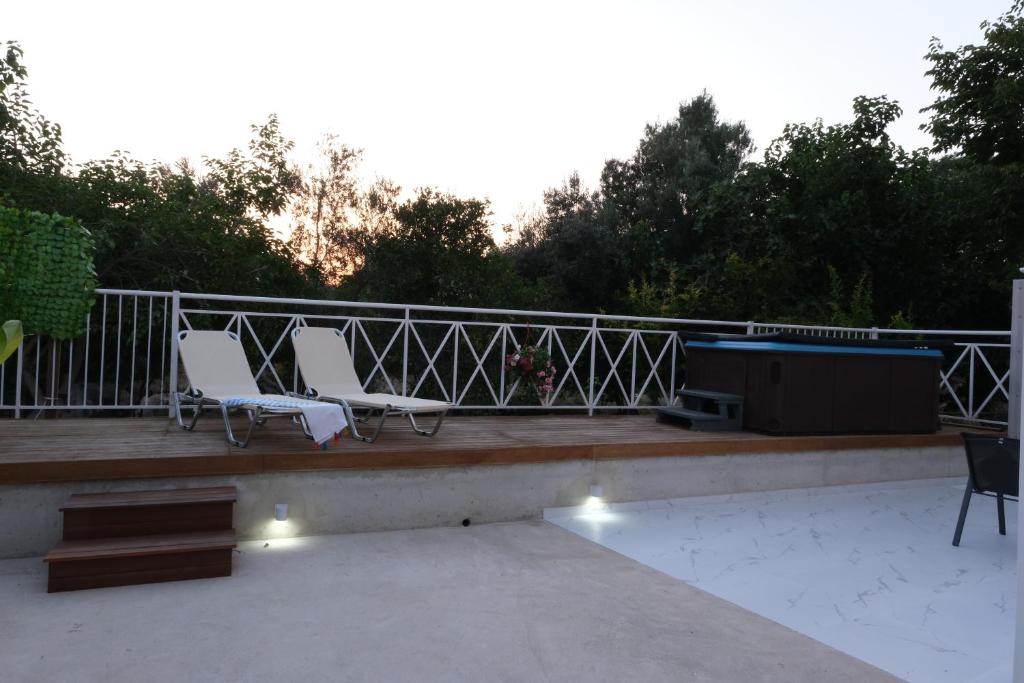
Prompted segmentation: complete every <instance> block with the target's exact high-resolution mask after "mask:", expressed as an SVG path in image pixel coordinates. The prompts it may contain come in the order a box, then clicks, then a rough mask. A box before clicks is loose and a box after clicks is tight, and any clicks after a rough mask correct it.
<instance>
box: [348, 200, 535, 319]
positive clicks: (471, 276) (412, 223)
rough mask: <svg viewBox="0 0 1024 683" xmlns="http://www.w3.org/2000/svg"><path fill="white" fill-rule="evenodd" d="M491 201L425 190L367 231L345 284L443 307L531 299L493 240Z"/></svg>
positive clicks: (370, 294) (375, 295) (378, 297)
mask: <svg viewBox="0 0 1024 683" xmlns="http://www.w3.org/2000/svg"><path fill="white" fill-rule="evenodd" d="M489 214H490V205H489V204H488V203H487V202H486V201H481V200H477V199H460V198H458V197H456V196H455V195H452V194H447V193H442V192H438V191H437V190H434V189H431V188H426V189H421V190H419V191H418V192H417V194H416V197H415V198H413V199H410V200H408V201H406V202H404V203H403V204H401V205H399V206H398V207H397V208H396V209H395V211H394V222H393V224H390V225H387V226H385V227H384V228H383V229H381V230H380V231H379V232H377V233H375V234H372V235H371V236H370V238H369V240H368V243H367V246H366V250H365V262H364V264H363V266H362V267H361V268H360V269H359V270H358V271H356V272H355V273H354V274H353V276H352V278H351V282H348V283H346V285H345V287H343V289H344V288H355V289H356V291H358V292H359V296H360V297H361V298H363V299H366V300H372V301H388V302H398V303H418V304H435V305H443V306H479V307H501V306H522V305H524V304H526V303H533V304H536V301H535V300H533V296H534V291H535V290H533V289H532V288H530V287H529V286H528V285H527V284H526V283H525V282H524V281H522V280H521V279H520V278H519V277H518V276H517V275H516V273H515V271H514V270H513V268H512V264H511V262H510V261H509V259H508V258H507V257H506V256H505V255H504V254H502V253H501V252H500V251H499V250H498V249H497V247H496V245H495V243H494V238H493V237H492V235H491V226H490V223H489V222H488V220H487V217H488V215H489Z"/></svg>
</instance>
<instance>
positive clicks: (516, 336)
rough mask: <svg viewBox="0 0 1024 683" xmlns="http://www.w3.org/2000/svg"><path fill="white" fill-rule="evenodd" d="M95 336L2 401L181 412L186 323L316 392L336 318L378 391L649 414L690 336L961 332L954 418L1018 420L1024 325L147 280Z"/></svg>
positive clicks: (3, 382)
mask: <svg viewBox="0 0 1024 683" xmlns="http://www.w3.org/2000/svg"><path fill="white" fill-rule="evenodd" d="M97 295H98V299H97V303H96V305H95V306H94V307H93V309H92V311H91V312H90V313H89V317H88V319H87V320H86V333H85V334H83V335H82V336H81V337H80V338H78V339H75V340H71V341H62V342H56V341H53V340H49V339H45V338H43V339H41V338H35V337H33V338H30V339H29V340H28V341H27V342H26V344H24V345H23V346H22V348H21V349H20V350H19V352H18V354H16V356H15V357H13V358H11V359H10V360H8V361H7V362H6V363H4V364H3V365H2V366H0V410H9V411H12V412H13V414H14V415H16V416H21V415H23V414H25V413H26V412H27V413H29V414H34V415H39V414H41V413H42V412H44V411H64V412H74V411H85V412H92V411H107V410H115V411H130V412H140V411H154V410H167V409H169V407H170V400H171V399H170V397H171V395H172V392H173V391H174V390H175V389H183V388H184V387H185V382H186V379H185V378H184V376H183V375H182V373H181V372H180V370H179V368H178V359H177V353H176V348H177V347H176V333H177V332H178V331H179V330H182V329H226V330H231V331H233V332H235V333H236V334H238V336H239V338H240V339H242V342H243V346H244V347H245V349H246V353H247V355H248V359H249V362H250V365H251V367H252V368H253V372H254V375H255V377H256V379H257V382H258V383H259V385H260V386H261V387H263V388H264V389H265V390H267V391H276V392H281V391H302V390H303V388H304V387H303V386H302V381H301V377H300V376H299V373H298V369H297V368H296V366H295V363H294V356H293V352H292V349H291V343H290V340H289V334H290V333H291V331H292V330H294V329H295V328H296V327H302V326H306V325H316V326H330V327H336V328H338V329H339V330H341V331H342V333H343V334H344V335H345V338H346V340H347V341H348V345H349V348H350V350H351V352H352V357H353V361H354V362H355V365H356V370H357V372H358V373H359V376H360V377H361V378H362V379H363V384H364V387H365V388H366V389H367V390H368V391H380V392H387V393H394V394H400V395H406V396H416V397H422V398H435V399H441V400H444V401H449V402H451V403H453V404H455V406H456V407H457V408H458V409H463V410H475V411H510V410H515V411H521V410H575V411H586V412H588V413H594V412H596V411H602V410H626V409H632V410H642V409H645V408H648V407H652V406H656V405H660V404H666V403H671V402H672V401H673V399H674V396H673V394H674V390H675V389H677V388H679V387H680V386H681V385H682V383H683V380H684V378H685V365H686V352H685V346H684V342H685V339H686V333H692V332H716V333H725V334H751V333H768V332H795V333H799V334H808V335H815V336H822V337H836V338H844V339H854V340H855V339H879V338H900V339H914V338H918V339H929V338H933V339H934V338H945V339H954V340H956V344H955V346H954V347H953V352H952V353H949V354H947V358H946V364H945V367H944V368H943V370H942V373H941V377H940V387H941V397H942V403H943V406H942V412H943V415H944V416H945V417H948V418H956V419H962V420H969V421H974V422H983V423H992V424H1006V421H1007V420H1006V415H1007V403H1008V400H1009V356H1010V349H1009V346H1010V345H1009V343H1007V342H1008V339H1009V333H1008V332H1001V331H975V330H885V329H879V328H843V327H834V326H811V325H792V324H783V323H761V322H754V321H745V322H740V321H721V320H691V319H666V318H647V317H637V316H612V315H594V314H589V315H588V314H577V313H557V312H549V311H522V310H520V311H510V310H501V309H479V308H464V307H439V306H413V305H408V306H407V305H402V304H374V303H364V302H339V301H321V300H306V299H277V298H268V297H244V296H229V295H203V294H182V293H178V292H149V291H135V290H99V291H98V292H97ZM527 344H532V345H537V346H541V347H543V348H545V349H547V351H548V352H549V354H550V356H551V359H552V363H553V364H554V365H555V367H556V368H557V373H556V379H555V382H554V385H553V390H552V391H551V392H550V394H546V395H538V394H537V392H536V391H535V390H534V389H533V387H530V386H524V385H523V384H522V382H521V381H520V380H518V379H517V378H516V377H514V376H513V375H512V374H511V373H508V372H507V370H506V368H505V362H504V361H505V358H506V357H507V356H508V355H509V354H511V353H513V352H515V351H516V350H518V349H520V348H522V347H523V346H525V345H527Z"/></svg>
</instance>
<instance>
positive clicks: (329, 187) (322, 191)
mask: <svg viewBox="0 0 1024 683" xmlns="http://www.w3.org/2000/svg"><path fill="white" fill-rule="evenodd" d="M317 147H318V151H319V153H320V157H321V159H322V163H321V165H320V167H319V168H315V167H313V166H312V165H310V166H309V167H308V168H307V172H306V175H305V177H304V178H303V182H302V184H301V186H300V189H299V191H298V193H297V196H296V199H295V202H294V203H293V204H292V209H291V219H292V231H291V237H290V238H289V243H290V244H291V246H292V248H293V249H295V251H296V252H297V253H298V254H299V255H300V256H301V258H302V259H303V261H304V262H306V263H308V264H309V269H310V271H311V272H310V275H311V277H313V278H315V279H316V280H317V281H319V282H320V283H321V284H328V283H329V284H336V283H338V282H339V281H340V280H341V279H342V277H344V276H345V275H347V274H348V273H350V272H352V271H353V270H354V267H355V263H356V260H357V255H356V252H357V247H356V244H355V242H356V240H357V235H356V231H357V230H358V229H359V226H358V224H357V223H356V216H355V212H356V209H357V208H358V206H359V199H360V193H359V187H358V179H357V178H356V176H355V168H356V165H357V164H358V163H359V159H360V156H361V154H362V152H361V151H360V150H357V149H352V148H350V147H347V146H346V145H343V144H341V143H339V142H338V139H337V137H336V136H333V135H326V136H324V137H323V138H322V139H321V141H320V143H319V144H318V146H317Z"/></svg>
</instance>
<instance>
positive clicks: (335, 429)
mask: <svg viewBox="0 0 1024 683" xmlns="http://www.w3.org/2000/svg"><path fill="white" fill-rule="evenodd" d="M220 402H221V403H222V404H224V405H226V406H228V407H229V408H238V407H240V406H259V407H261V408H268V409H270V410H273V409H275V408H277V409H281V408H298V409H299V410H301V411H302V416H303V417H304V418H305V419H306V425H307V426H308V427H309V432H310V433H311V434H312V435H313V440H314V441H316V442H317V443H318V444H324V443H327V441H329V440H330V439H331V437H333V436H334V435H335V434H340V433H341V432H343V431H344V430H345V427H346V426H348V423H347V422H346V421H345V412H344V411H343V410H342V409H341V406H339V405H335V404H334V403H323V402H321V401H307V400H306V399H303V398H292V397H291V396H281V395H279V394H262V395H260V396H227V397H225V398H222V399H221V400H220Z"/></svg>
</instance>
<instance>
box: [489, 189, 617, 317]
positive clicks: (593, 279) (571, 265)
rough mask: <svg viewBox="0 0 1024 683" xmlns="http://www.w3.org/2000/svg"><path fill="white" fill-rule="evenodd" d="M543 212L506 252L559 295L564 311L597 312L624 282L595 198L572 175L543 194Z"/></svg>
mask: <svg viewBox="0 0 1024 683" xmlns="http://www.w3.org/2000/svg"><path fill="white" fill-rule="evenodd" d="M544 208H545V212H544V216H543V218H542V219H541V220H540V221H539V222H537V223H536V225H534V226H532V227H530V228H528V229H527V231H526V232H521V233H520V237H519V240H518V242H517V243H516V244H514V245H512V246H511V247H510V248H509V250H508V253H509V254H511V255H512V256H513V258H515V260H516V264H517V269H518V270H519V272H520V273H522V274H523V275H525V276H526V277H527V278H529V279H532V280H535V281H539V282H543V283H545V284H546V285H547V286H548V287H551V288H552V289H553V290H554V291H556V292H558V293H559V298H561V299H562V300H563V301H564V304H563V306H564V307H565V308H568V309H570V310H586V311H593V310H600V309H602V308H605V307H607V306H608V305H609V304H610V303H611V302H613V301H614V300H615V298H616V297H617V296H618V294H619V292H620V291H621V288H622V287H623V286H624V285H625V280H626V278H625V276H624V270H623V266H624V260H623V258H622V253H621V251H620V248H619V240H618V237H617V236H616V234H615V232H614V229H613V228H612V226H611V225H610V224H609V222H608V221H607V220H605V218H606V217H605V216H604V215H603V206H602V203H601V196H600V194H599V193H598V192H592V191H589V190H587V188H586V187H584V186H583V183H582V181H581V180H580V177H579V175H578V174H576V173H573V174H572V175H571V176H569V178H568V179H567V180H566V181H565V182H564V183H563V184H562V186H561V187H556V188H551V189H548V190H547V191H545V192H544Z"/></svg>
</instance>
